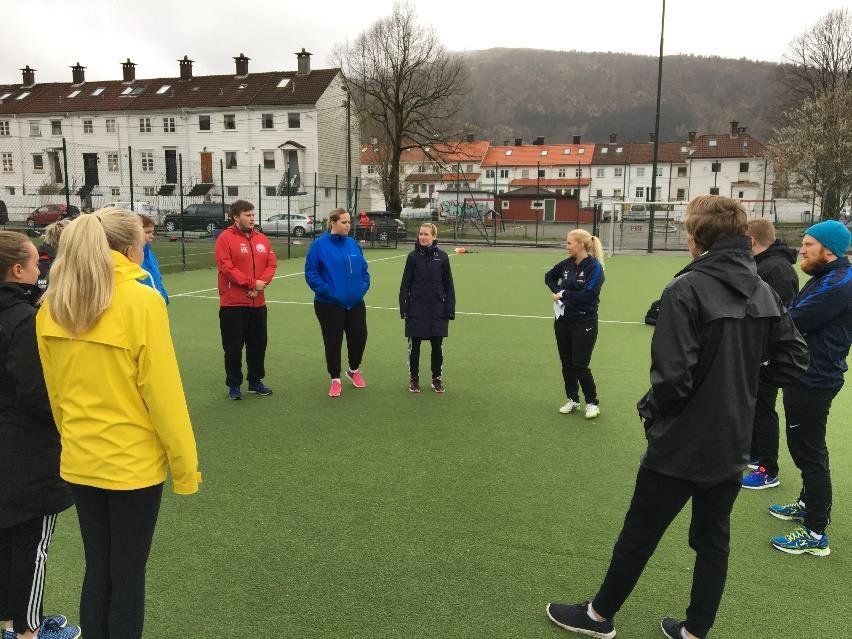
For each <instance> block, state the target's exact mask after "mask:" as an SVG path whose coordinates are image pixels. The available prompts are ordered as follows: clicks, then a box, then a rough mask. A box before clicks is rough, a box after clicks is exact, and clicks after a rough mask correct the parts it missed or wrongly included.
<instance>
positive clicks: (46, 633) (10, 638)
mask: <svg viewBox="0 0 852 639" xmlns="http://www.w3.org/2000/svg"><path fill="white" fill-rule="evenodd" d="M67 625H68V619H67V617H65V615H51V616H50V617H44V618H43V619H42V620H41V627H40V628H39V629H38V636H39V637H54V638H56V637H63V635H56V634H50V633H56V632H58V631H62V630H64V629H65V627H66V626H67ZM79 636H80V628H77V634H73V633H72V634H69V635H68V639H76V638H77V637H79ZM17 638H18V635H17V633H16V632H15V631H13V630H6V629H5V628H4V629H3V639H17ZM63 639H65V638H64V637H63Z"/></svg>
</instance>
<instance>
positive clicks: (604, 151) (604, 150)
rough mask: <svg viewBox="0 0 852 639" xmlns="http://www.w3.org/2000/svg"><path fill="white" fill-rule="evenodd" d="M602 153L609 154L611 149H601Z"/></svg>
mask: <svg viewBox="0 0 852 639" xmlns="http://www.w3.org/2000/svg"><path fill="white" fill-rule="evenodd" d="M601 153H609V148H607V147H605V146H604V147H601Z"/></svg>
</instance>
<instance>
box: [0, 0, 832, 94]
mask: <svg viewBox="0 0 852 639" xmlns="http://www.w3.org/2000/svg"><path fill="white" fill-rule="evenodd" d="M392 4H393V3H392V0H345V1H343V0H311V1H308V2H293V1H292V0H291V1H286V0H285V1H283V2H282V0H244V1H243V2H236V3H220V2H209V1H208V0H203V1H202V0H179V1H175V0H145V1H143V2H139V1H138V0H137V1H133V2H130V1H129V0H85V1H83V0H12V1H10V2H9V3H8V4H7V6H6V7H5V10H4V16H3V25H2V32H3V35H2V37H0V83H17V82H20V80H21V74H20V72H19V71H18V69H20V68H21V67H23V66H24V65H27V64H29V65H30V66H31V67H33V68H35V69H37V74H36V81H37V82H65V81H68V82H70V80H71V71H70V69H69V68H68V67H69V66H71V65H73V64H74V63H75V62H77V61H79V62H80V63H81V64H82V65H83V66H85V67H87V71H86V77H87V79H89V80H96V79H103V80H107V79H120V78H121V67H120V62H121V61H123V60H125V59H126V58H128V57H129V58H130V59H131V60H133V61H134V62H136V63H137V65H138V66H137V77H139V78H150V77H161V76H176V75H178V65H177V62H176V60H177V59H178V58H182V57H183V56H184V54H188V55H189V57H190V58H191V59H193V60H195V61H196V63H195V66H194V69H193V70H194V73H195V75H204V74H216V73H232V72H233V69H234V63H233V60H232V59H231V58H232V57H233V56H236V55H238V54H239V53H240V52H245V54H246V55H247V56H249V57H250V58H251V59H252V61H251V63H250V70H251V71H272V70H280V71H287V70H294V69H295V65H296V58H295V55H294V52H295V51H298V50H299V49H301V48H302V47H305V48H306V49H307V50H308V51H311V52H312V53H314V54H315V55H314V57H313V60H312V64H313V66H314V68H321V67H326V66H329V64H328V56H329V54H330V52H331V50H332V48H333V47H334V45H335V43H338V42H341V41H344V40H346V39H353V38H354V37H355V36H357V35H358V33H359V32H361V31H362V30H363V29H364V28H366V27H367V26H368V25H369V24H370V23H372V22H373V21H374V20H376V19H377V18H380V17H382V16H384V15H387V14H388V13H389V12H390V10H391V7H392ZM416 4H417V9H418V14H419V15H420V17H421V18H422V20H423V21H424V22H427V23H430V24H432V25H433V26H434V27H435V28H436V29H437V31H438V33H439V34H440V36H441V38H442V39H443V41H444V43H445V44H446V45H447V47H448V48H450V49H452V50H467V51H472V50H476V49H488V48H492V47H529V48H536V49H553V50H566V51H567V50H571V49H576V50H581V51H624V52H629V53H640V54H651V55H656V54H657V52H658V50H659V28H660V11H661V0H603V1H600V0H598V1H594V0H593V1H591V2H579V1H577V0H558V1H554V0H545V1H539V2H530V3H523V2H508V1H505V0H504V1H502V2H497V1H495V0H486V1H482V2H480V1H468V2H458V1H457V0H428V1H427V0H421V1H420V2H417V3H416ZM842 7H849V1H848V0H809V1H807V2H802V1H801V0H774V1H772V0H668V2H667V7H666V49H665V50H666V53H667V54H673V53H694V54H699V55H716V56H721V57H731V58H740V57H746V58H751V59H755V60H769V61H780V60H781V59H782V56H783V54H784V52H785V50H786V48H787V45H788V43H789V42H790V40H791V39H793V38H794V37H796V36H797V35H799V34H800V33H801V32H802V31H803V30H804V29H806V28H807V27H809V26H810V25H812V24H813V23H814V22H816V21H817V20H818V19H819V18H820V17H821V16H823V15H824V14H825V13H827V12H828V11H830V10H832V9H837V8H842Z"/></svg>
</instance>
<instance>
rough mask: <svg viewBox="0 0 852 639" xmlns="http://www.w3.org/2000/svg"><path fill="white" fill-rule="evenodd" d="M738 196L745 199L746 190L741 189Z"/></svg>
mask: <svg viewBox="0 0 852 639" xmlns="http://www.w3.org/2000/svg"><path fill="white" fill-rule="evenodd" d="M737 197H738V198H740V199H743V197H745V191H739V195H738V196H737Z"/></svg>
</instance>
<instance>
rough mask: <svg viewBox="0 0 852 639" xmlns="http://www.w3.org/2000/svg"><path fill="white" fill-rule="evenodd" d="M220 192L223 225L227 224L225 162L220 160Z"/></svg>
mask: <svg viewBox="0 0 852 639" xmlns="http://www.w3.org/2000/svg"><path fill="white" fill-rule="evenodd" d="M219 190H220V191H221V192H222V223H223V224H224V222H225V161H224V160H219Z"/></svg>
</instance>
